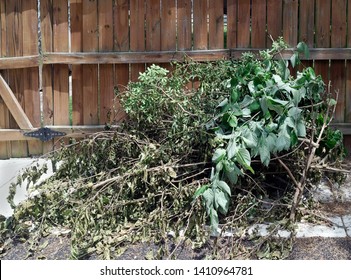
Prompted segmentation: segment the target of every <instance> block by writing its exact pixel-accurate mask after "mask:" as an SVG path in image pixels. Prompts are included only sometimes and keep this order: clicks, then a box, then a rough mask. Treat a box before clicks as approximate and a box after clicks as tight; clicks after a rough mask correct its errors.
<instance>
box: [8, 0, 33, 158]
mask: <svg viewBox="0 0 351 280" xmlns="http://www.w3.org/2000/svg"><path fill="white" fill-rule="evenodd" d="M22 4H23V3H22V1H20V0H11V1H10V0H8V1H6V16H7V19H6V25H7V26H6V30H7V39H6V41H7V56H22V55H23V14H22V11H23V5H22ZM8 73H9V76H8V77H9V79H8V81H7V82H8V85H9V87H10V88H11V90H12V92H13V93H14V95H15V96H16V98H17V101H18V103H19V104H20V106H21V107H22V109H23V108H24V107H25V103H24V94H23V92H24V87H23V86H24V85H23V70H22V69H20V70H9V72H8ZM9 122H10V128H13V129H16V128H18V124H17V122H16V120H15V119H14V118H13V116H12V115H10V119H9ZM11 156H12V157H26V156H28V147H27V143H26V142H24V141H13V142H11Z"/></svg>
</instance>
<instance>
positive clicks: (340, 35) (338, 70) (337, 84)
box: [330, 0, 347, 122]
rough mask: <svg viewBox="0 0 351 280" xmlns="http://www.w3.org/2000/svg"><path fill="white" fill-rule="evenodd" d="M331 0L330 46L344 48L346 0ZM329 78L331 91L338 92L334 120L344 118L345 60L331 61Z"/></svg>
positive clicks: (338, 120) (342, 119) (339, 120)
mask: <svg viewBox="0 0 351 280" xmlns="http://www.w3.org/2000/svg"><path fill="white" fill-rule="evenodd" d="M331 2H332V7H331V10H332V18H331V30H332V33H331V47H332V48H345V47H346V38H347V20H346V12H347V9H346V7H347V1H346V0H335V1H331ZM330 80H331V81H332V89H333V91H336V92H338V104H337V106H336V111H335V116H334V121H335V122H344V120H345V105H346V104H345V90H346V67H345V61H332V62H331V66H330Z"/></svg>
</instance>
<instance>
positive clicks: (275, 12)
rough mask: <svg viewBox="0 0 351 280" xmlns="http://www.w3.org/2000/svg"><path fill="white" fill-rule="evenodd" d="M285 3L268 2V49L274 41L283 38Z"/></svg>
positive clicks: (272, 0) (273, 0)
mask: <svg viewBox="0 0 351 280" xmlns="http://www.w3.org/2000/svg"><path fill="white" fill-rule="evenodd" d="M282 14H283V1H281V0H267V33H268V34H267V35H268V38H267V47H268V48H270V47H271V46H272V40H271V38H273V39H276V38H278V37H279V36H282V32H283V17H282V16H281V15H282Z"/></svg>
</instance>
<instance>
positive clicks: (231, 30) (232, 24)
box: [227, 0, 238, 49]
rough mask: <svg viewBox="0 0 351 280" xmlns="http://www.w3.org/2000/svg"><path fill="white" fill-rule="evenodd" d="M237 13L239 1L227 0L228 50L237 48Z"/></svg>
mask: <svg viewBox="0 0 351 280" xmlns="http://www.w3.org/2000/svg"><path fill="white" fill-rule="evenodd" d="M237 11H238V1H237V0H227V48H229V49H233V48H236V47H237V35H238V29H237Z"/></svg>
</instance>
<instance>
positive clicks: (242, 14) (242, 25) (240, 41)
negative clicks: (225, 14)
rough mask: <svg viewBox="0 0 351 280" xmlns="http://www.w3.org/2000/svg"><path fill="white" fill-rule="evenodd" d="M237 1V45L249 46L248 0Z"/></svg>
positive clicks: (249, 7)
mask: <svg viewBox="0 0 351 280" xmlns="http://www.w3.org/2000/svg"><path fill="white" fill-rule="evenodd" d="M237 1H238V26H237V47H238V48H249V47H250V36H251V25H250V20H251V16H250V14H251V13H250V10H251V5H250V0H237Z"/></svg>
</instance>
